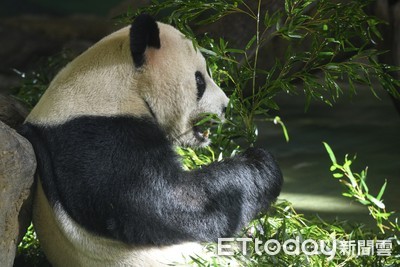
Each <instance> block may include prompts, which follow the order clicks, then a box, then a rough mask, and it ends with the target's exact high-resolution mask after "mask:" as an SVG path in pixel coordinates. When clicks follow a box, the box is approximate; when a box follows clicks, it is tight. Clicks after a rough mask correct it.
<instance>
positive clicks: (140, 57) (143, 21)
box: [129, 14, 160, 68]
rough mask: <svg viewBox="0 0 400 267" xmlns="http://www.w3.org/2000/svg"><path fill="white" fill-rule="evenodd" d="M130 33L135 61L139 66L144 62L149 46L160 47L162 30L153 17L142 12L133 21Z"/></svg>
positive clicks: (136, 65)
mask: <svg viewBox="0 0 400 267" xmlns="http://www.w3.org/2000/svg"><path fill="white" fill-rule="evenodd" d="M129 35H130V36H129V38H130V46H131V53H132V58H133V62H134V63H135V67H136V68H139V67H141V66H143V64H144V61H145V58H144V51H146V48H147V47H154V48H160V30H159V29H158V26H157V22H156V21H155V20H154V18H153V17H151V16H150V15H147V14H141V15H139V16H138V17H137V18H136V19H135V21H134V22H133V23H132V26H131V30H130V33H129Z"/></svg>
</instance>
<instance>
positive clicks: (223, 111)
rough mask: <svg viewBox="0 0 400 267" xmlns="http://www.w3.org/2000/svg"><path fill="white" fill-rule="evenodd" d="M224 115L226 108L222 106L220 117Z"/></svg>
mask: <svg viewBox="0 0 400 267" xmlns="http://www.w3.org/2000/svg"><path fill="white" fill-rule="evenodd" d="M225 114H226V106H223V107H222V115H225Z"/></svg>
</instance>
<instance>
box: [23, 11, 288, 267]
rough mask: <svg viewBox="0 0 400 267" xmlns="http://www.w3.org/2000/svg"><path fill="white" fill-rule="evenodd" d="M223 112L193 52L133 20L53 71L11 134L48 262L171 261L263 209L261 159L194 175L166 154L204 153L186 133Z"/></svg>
mask: <svg viewBox="0 0 400 267" xmlns="http://www.w3.org/2000/svg"><path fill="white" fill-rule="evenodd" d="M227 104H228V98H227V96H226V95H225V94H224V93H223V91H222V90H221V89H220V88H219V87H218V86H217V85H216V84H215V83H214V81H213V80H212V79H211V78H210V76H209V74H208V73H207V67H206V63H205V59H204V58H203V56H202V55H201V53H200V52H199V50H197V49H195V48H194V46H193V43H192V42H191V41H190V40H189V39H187V38H186V37H185V36H184V35H183V34H182V33H181V32H179V31H178V30H176V29H175V28H173V27H172V26H170V25H166V24H163V23H160V22H156V21H155V20H154V19H153V18H152V17H151V16H149V15H145V14H143V15H139V16H138V17H137V18H136V19H135V20H134V22H133V23H132V25H130V26H128V27H125V28H123V29H121V30H119V31H116V32H114V33H112V34H111V35H109V36H107V37H105V38H104V39H102V40H100V41H99V42H98V43H96V44H95V45H93V46H92V47H91V48H89V49H88V50H87V51H86V52H84V53H83V54H81V55H80V56H79V57H77V58H76V59H75V60H73V61H72V62H71V63H69V64H68V65H67V66H66V67H65V68H64V69H62V70H61V71H60V72H59V73H58V75H57V76H56V77H55V78H54V80H53V81H52V82H51V84H50V86H49V88H48V89H47V91H46V92H45V94H44V95H43V96H42V97H41V99H40V101H39V102H38V104H37V105H36V106H35V107H34V108H33V110H32V111H31V113H30V114H29V116H28V117H27V119H26V121H25V123H24V125H23V127H22V129H21V133H22V134H23V135H24V136H25V137H27V138H28V139H29V140H30V142H31V143H32V144H33V147H34V150H35V153H36V156H37V160H38V170H37V174H38V175H37V176H38V179H37V185H36V189H35V195H34V207H33V223H34V226H35V229H36V232H37V235H38V238H39V240H40V242H41V246H42V249H43V251H44V252H45V255H46V256H47V258H48V260H49V261H50V262H51V264H52V265H53V266H55V267H58V266H74V267H76V266H84V267H90V266H107V267H109V266H141V267H142V266H167V264H171V263H176V262H178V263H179V262H180V261H181V260H182V257H183V258H184V257H187V256H190V255H201V254H200V253H201V251H202V249H203V247H202V245H201V244H202V243H203V242H210V241H216V240H217V239H218V238H219V237H230V236H234V235H235V234H236V233H238V231H239V230H240V229H241V228H242V227H244V226H245V225H246V224H247V223H248V222H249V221H250V220H251V219H253V218H254V217H255V216H256V215H257V214H258V213H259V212H261V211H264V210H266V209H267V208H268V207H269V205H270V203H271V202H273V201H274V200H275V199H276V198H277V196H278V195H279V193H280V190H281V186H282V175H281V172H280V169H279V167H278V165H277V163H276V161H275V160H274V158H273V157H272V156H271V154H270V153H269V152H267V151H265V150H263V149H257V148H251V149H248V150H247V151H245V152H244V153H242V154H238V155H236V156H234V157H232V158H227V159H225V160H222V161H220V162H215V163H212V164H210V165H208V166H204V167H202V168H200V169H197V170H194V171H186V170H183V168H182V164H181V162H180V160H179V157H178V156H177V154H176V152H175V149H174V147H175V146H177V145H179V146H192V147H202V146H205V145H208V144H209V142H210V141H209V137H208V134H206V133H202V132H201V131H199V128H198V127H197V126H195V125H196V123H197V122H198V121H199V120H200V119H201V118H202V117H201V115H202V114H204V113H214V114H216V115H217V116H219V117H221V118H223V117H224V113H225V110H226V107H227ZM186 259H187V258H186Z"/></svg>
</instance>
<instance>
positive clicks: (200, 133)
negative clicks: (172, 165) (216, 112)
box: [192, 125, 211, 142]
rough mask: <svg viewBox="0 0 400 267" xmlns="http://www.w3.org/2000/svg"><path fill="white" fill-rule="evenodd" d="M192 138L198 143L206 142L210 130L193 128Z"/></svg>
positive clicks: (196, 126) (197, 126)
mask: <svg viewBox="0 0 400 267" xmlns="http://www.w3.org/2000/svg"><path fill="white" fill-rule="evenodd" d="M192 129H193V136H194V137H195V138H196V139H197V140H198V141H200V142H208V140H209V137H210V133H211V130H210V128H206V129H204V128H203V127H200V126H199V125H195V126H193V128H192Z"/></svg>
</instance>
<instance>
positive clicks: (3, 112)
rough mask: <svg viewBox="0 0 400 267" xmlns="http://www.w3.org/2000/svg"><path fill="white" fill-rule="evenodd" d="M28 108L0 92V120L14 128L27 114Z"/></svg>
mask: <svg viewBox="0 0 400 267" xmlns="http://www.w3.org/2000/svg"><path fill="white" fill-rule="evenodd" d="M28 113H29V110H28V108H27V107H26V106H25V105H24V104H23V103H21V102H20V101H18V100H17V99H15V98H12V97H9V96H5V95H2V94H0V121H2V122H4V123H5V124H7V125H8V126H10V127H11V128H14V129H16V128H17V127H18V126H19V125H21V124H22V123H23V122H24V120H25V118H26V116H27V115H28Z"/></svg>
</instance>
